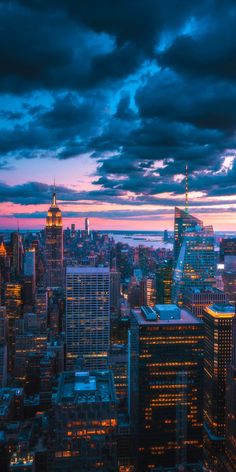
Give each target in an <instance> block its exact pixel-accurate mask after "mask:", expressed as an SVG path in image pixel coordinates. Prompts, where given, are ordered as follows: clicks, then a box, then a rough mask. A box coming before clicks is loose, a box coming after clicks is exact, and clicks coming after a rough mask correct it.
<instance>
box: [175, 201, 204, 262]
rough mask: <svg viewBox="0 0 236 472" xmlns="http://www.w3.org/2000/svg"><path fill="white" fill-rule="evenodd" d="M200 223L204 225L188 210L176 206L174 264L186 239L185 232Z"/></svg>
mask: <svg viewBox="0 0 236 472" xmlns="http://www.w3.org/2000/svg"><path fill="white" fill-rule="evenodd" d="M196 225H198V226H199V227H203V222H202V221H201V220H199V219H198V218H196V216H193V215H190V214H189V213H188V211H186V209H185V210H181V209H180V208H178V207H175V226H174V266H175V264H176V263H177V260H178V257H179V253H180V249H181V246H182V243H183V240H184V236H185V232H186V231H188V230H189V229H190V228H193V227H195V226H196Z"/></svg>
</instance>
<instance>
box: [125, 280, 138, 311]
mask: <svg viewBox="0 0 236 472" xmlns="http://www.w3.org/2000/svg"><path fill="white" fill-rule="evenodd" d="M127 298H128V302H129V305H130V307H131V308H134V307H138V306H140V284H139V282H137V279H136V278H135V277H131V278H130V282H129V285H128V293H127Z"/></svg>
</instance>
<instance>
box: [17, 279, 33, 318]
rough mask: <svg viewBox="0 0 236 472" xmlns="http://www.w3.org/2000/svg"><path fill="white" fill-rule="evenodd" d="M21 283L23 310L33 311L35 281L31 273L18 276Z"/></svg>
mask: <svg viewBox="0 0 236 472" xmlns="http://www.w3.org/2000/svg"><path fill="white" fill-rule="evenodd" d="M20 281H21V285H22V303H23V311H24V313H27V312H29V311H33V307H34V302H35V281H34V279H33V277H32V276H31V275H23V276H21V278H20Z"/></svg>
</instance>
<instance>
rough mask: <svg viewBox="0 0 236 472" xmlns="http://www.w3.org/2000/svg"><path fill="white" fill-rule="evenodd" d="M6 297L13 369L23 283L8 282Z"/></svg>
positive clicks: (10, 364)
mask: <svg viewBox="0 0 236 472" xmlns="http://www.w3.org/2000/svg"><path fill="white" fill-rule="evenodd" d="M5 299H6V313H7V321H8V349H9V370H10V371H12V369H13V366H14V356H15V334H16V333H15V324H16V320H18V319H20V317H21V314H22V286H21V284H6V291H5Z"/></svg>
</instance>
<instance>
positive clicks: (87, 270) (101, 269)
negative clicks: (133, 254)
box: [66, 266, 110, 275]
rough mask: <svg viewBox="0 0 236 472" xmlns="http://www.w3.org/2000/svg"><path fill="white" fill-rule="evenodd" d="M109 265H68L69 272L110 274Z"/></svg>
mask: <svg viewBox="0 0 236 472" xmlns="http://www.w3.org/2000/svg"><path fill="white" fill-rule="evenodd" d="M109 272H110V269H109V267H90V266H89V267H88V266H77V267H67V268H66V273H67V274H71V275H73V274H109Z"/></svg>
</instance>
